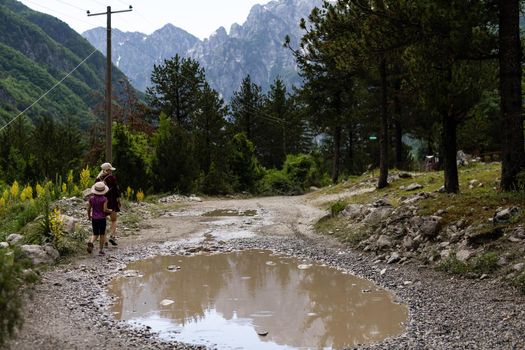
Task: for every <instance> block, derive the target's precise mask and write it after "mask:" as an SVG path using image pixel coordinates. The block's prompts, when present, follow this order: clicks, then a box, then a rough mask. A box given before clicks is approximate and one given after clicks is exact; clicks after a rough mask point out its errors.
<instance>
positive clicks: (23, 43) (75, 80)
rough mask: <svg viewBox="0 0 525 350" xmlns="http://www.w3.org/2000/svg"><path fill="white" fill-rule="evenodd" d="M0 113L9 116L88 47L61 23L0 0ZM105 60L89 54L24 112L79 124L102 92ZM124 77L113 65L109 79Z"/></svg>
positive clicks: (11, 0)
mask: <svg viewBox="0 0 525 350" xmlns="http://www.w3.org/2000/svg"><path fill="white" fill-rule="evenodd" d="M0 32H1V33H2V35H1V36H0V45H1V47H2V49H1V50H0V74H1V75H0V107H1V108H0V116H1V117H2V119H3V120H4V121H8V120H10V119H11V118H13V117H15V116H16V115H17V114H18V113H19V112H20V111H22V110H24V109H25V108H26V107H27V106H29V105H30V104H31V103H32V102H33V101H35V100H36V99H37V98H38V97H39V96H40V95H42V94H43V93H44V92H45V91H47V90H48V89H49V88H51V87H52V86H53V85H54V84H55V83H56V82H57V81H59V80H60V79H62V78H63V77H64V76H65V75H66V74H67V73H68V72H69V71H71V70H73V69H74V68H75V67H76V66H77V65H78V64H79V63H80V62H81V61H82V60H83V59H84V58H85V57H87V56H88V55H89V54H90V53H91V52H92V51H93V50H94V48H93V47H92V46H91V45H90V44H89V42H87V41H86V40H85V39H84V38H82V37H81V36H80V35H79V34H77V33H76V32H75V31H73V30H72V29H71V28H69V26H68V25H67V24H65V23H63V22H62V21H60V20H58V19H57V18H54V17H52V16H49V15H46V14H42V13H39V12H36V11H33V10H31V9H29V8H27V7H26V6H24V5H23V4H21V3H19V2H17V1H14V0H1V1H0ZM104 77H105V58H104V56H102V55H101V54H100V53H95V54H94V55H93V56H91V57H90V58H89V59H88V60H87V61H86V63H85V64H83V65H81V66H80V67H79V69H78V70H76V71H75V72H74V73H73V74H72V75H71V76H69V77H68V78H67V79H66V80H64V83H63V84H62V85H60V86H59V87H58V88H57V89H56V90H55V91H53V92H52V93H50V94H49V95H47V96H46V97H45V98H44V99H43V100H42V101H40V103H39V104H38V105H37V106H35V108H32V109H31V110H30V111H28V113H27V115H28V116H29V117H30V118H31V119H32V120H35V119H36V117H38V116H43V115H46V116H49V117H51V118H52V119H54V120H55V121H64V120H66V119H68V118H70V119H71V120H72V121H74V123H75V124H76V125H78V126H79V127H82V128H84V129H85V128H86V127H87V126H89V125H90V124H91V123H92V122H93V120H94V116H93V113H92V112H91V111H90V109H91V108H93V107H94V106H95V105H96V104H97V103H98V102H99V101H100V96H103V95H104V79H105V78H104ZM122 79H126V78H125V76H124V75H123V74H122V73H121V72H120V71H118V70H116V69H115V72H114V81H115V82H118V81H119V80H122Z"/></svg>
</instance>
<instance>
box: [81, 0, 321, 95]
mask: <svg viewBox="0 0 525 350" xmlns="http://www.w3.org/2000/svg"><path fill="white" fill-rule="evenodd" d="M321 5H322V1H321V0H276V1H271V2H269V3H267V4H265V5H255V6H253V7H252V9H251V11H250V14H249V15H248V18H247V20H246V22H245V23H244V24H242V25H239V24H237V23H234V24H232V26H231V27H230V30H229V32H227V31H226V29H225V28H224V27H220V28H218V29H217V30H216V31H215V32H214V33H213V34H212V35H211V36H210V37H209V38H207V39H204V40H202V41H201V40H199V39H198V38H196V37H195V36H193V35H191V34H190V33H188V32H186V31H184V30H182V29H180V28H177V27H175V26H174V25H172V24H167V25H165V26H164V27H162V28H161V29H159V30H157V31H155V32H154V33H152V34H151V35H146V34H142V33H138V32H127V33H123V32H121V31H119V30H116V29H114V30H113V39H112V40H113V42H114V43H115V44H114V45H113V56H112V57H113V62H114V64H115V65H116V66H117V67H119V68H120V69H122V71H123V72H124V73H126V75H127V76H128V77H129V78H130V80H131V82H132V84H133V85H134V86H135V87H136V88H137V89H139V90H142V91H144V90H145V88H146V87H147V86H148V84H149V77H150V75H151V71H152V69H153V65H154V64H161V63H162V62H163V60H165V59H169V58H171V57H173V56H175V54H179V55H180V56H182V57H191V58H193V59H195V60H197V61H199V63H201V65H202V66H203V67H204V69H205V70H206V77H207V79H208V81H209V82H210V84H211V86H212V87H213V88H215V89H216V90H217V91H219V92H220V93H221V94H222V95H223V96H224V97H225V98H226V99H228V98H229V97H230V96H232V94H233V92H234V91H235V90H237V88H238V87H239V85H240V83H241V81H242V79H243V78H244V77H245V76H246V75H248V74H250V76H251V78H252V81H254V82H255V83H257V84H259V85H261V87H262V88H263V90H266V89H267V88H268V87H269V86H270V84H271V83H272V82H273V81H274V80H275V78H276V77H278V76H279V77H280V78H281V79H283V80H284V81H285V83H286V84H287V86H288V87H290V86H292V85H297V84H300V78H299V76H298V72H297V67H296V63H295V60H294V58H293V55H292V53H291V52H290V50H288V49H286V48H284V47H283V45H282V44H283V42H284V38H285V37H286V35H289V36H290V38H291V42H292V43H293V44H294V45H297V43H298V42H299V40H300V38H301V36H302V34H303V33H302V30H301V29H300V27H299V22H300V20H301V18H307V17H308V15H309V14H310V12H311V10H312V9H313V8H314V7H316V6H317V7H320V6H321ZM82 35H83V36H84V37H85V38H86V39H88V40H89V41H90V42H91V43H92V44H93V45H94V46H95V47H97V48H98V49H99V50H101V51H102V52H105V40H106V39H105V37H106V33H105V29H104V28H94V29H91V30H89V31H86V32H84V33H83V34H82Z"/></svg>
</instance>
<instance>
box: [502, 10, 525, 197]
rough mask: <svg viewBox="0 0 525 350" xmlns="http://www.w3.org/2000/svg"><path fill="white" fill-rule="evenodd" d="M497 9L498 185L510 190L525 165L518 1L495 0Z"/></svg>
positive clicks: (514, 185)
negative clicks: (500, 143)
mask: <svg viewBox="0 0 525 350" xmlns="http://www.w3.org/2000/svg"><path fill="white" fill-rule="evenodd" d="M498 10H499V72H500V73H499V82H500V88H499V90H500V99H501V115H502V130H503V149H502V150H503V152H502V165H501V188H502V189H503V190H505V191H510V190H514V189H516V184H517V183H516V175H517V174H518V173H519V172H520V171H521V170H522V169H523V168H524V167H525V150H524V148H523V116H522V113H523V110H522V109H523V108H522V104H523V102H522V94H521V83H522V82H521V76H522V61H521V55H522V51H521V50H522V48H521V40H520V26H519V21H520V1H519V0H498Z"/></svg>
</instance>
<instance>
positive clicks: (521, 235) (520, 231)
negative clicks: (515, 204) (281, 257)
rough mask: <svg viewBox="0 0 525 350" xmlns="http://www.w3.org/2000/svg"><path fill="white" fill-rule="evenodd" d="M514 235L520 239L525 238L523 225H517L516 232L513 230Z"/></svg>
mask: <svg viewBox="0 0 525 350" xmlns="http://www.w3.org/2000/svg"><path fill="white" fill-rule="evenodd" d="M512 236H513V237H516V238H519V239H525V229H523V226H518V227H516V229H515V230H514V232H512Z"/></svg>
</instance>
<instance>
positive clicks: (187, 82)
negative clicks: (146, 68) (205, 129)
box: [146, 54, 205, 129]
mask: <svg viewBox="0 0 525 350" xmlns="http://www.w3.org/2000/svg"><path fill="white" fill-rule="evenodd" d="M151 83H152V86H151V87H149V88H147V89H146V96H147V99H148V101H150V103H151V106H153V108H155V109H156V110H157V111H158V112H159V113H160V112H163V113H164V114H166V116H167V117H169V118H171V120H172V121H173V122H177V123H178V124H179V125H180V126H182V127H185V128H187V129H189V128H191V126H192V125H193V122H194V120H193V119H194V114H195V112H196V111H197V105H198V101H199V97H200V92H201V90H202V87H203V85H204V83H205V77H204V70H203V69H202V68H201V67H200V65H199V63H198V62H197V61H195V60H193V59H191V58H181V57H180V56H179V55H178V54H177V55H175V57H173V58H172V59H169V60H164V64H162V65H154V66H153V72H152V73H151Z"/></svg>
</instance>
